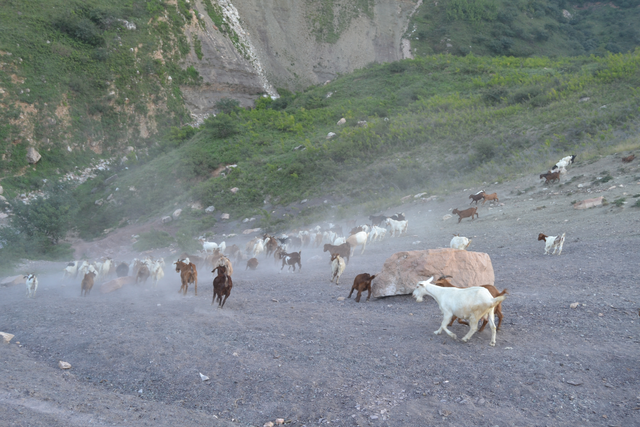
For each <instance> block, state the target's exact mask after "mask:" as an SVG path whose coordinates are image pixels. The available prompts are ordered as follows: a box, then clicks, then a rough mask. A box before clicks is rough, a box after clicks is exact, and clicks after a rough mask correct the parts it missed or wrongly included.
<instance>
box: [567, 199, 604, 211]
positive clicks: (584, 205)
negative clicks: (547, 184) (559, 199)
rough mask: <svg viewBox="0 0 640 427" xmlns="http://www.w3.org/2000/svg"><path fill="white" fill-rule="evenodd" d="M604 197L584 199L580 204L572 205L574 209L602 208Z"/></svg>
mask: <svg viewBox="0 0 640 427" xmlns="http://www.w3.org/2000/svg"><path fill="white" fill-rule="evenodd" d="M603 199H604V197H602V196H600V197H596V198H595V199H586V200H583V201H581V202H577V203H576V204H574V205H573V208H574V209H589V208H594V207H596V206H602V200H603Z"/></svg>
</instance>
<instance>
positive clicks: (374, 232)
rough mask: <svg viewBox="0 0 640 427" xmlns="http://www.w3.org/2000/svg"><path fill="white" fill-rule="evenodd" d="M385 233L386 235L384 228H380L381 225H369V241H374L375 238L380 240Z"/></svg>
mask: <svg viewBox="0 0 640 427" xmlns="http://www.w3.org/2000/svg"><path fill="white" fill-rule="evenodd" d="M386 235H387V229H386V228H382V227H378V226H377V225H374V226H373V227H371V233H369V241H370V242H375V241H377V240H382V239H384V237H385V236H386Z"/></svg>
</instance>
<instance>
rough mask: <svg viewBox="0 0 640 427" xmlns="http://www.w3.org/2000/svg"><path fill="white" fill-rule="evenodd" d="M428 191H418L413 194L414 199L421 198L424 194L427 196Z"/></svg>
mask: <svg viewBox="0 0 640 427" xmlns="http://www.w3.org/2000/svg"><path fill="white" fill-rule="evenodd" d="M426 194H427V193H418V194H416V195H415V196H413V198H414V199H419V198H420V197H422V196H426Z"/></svg>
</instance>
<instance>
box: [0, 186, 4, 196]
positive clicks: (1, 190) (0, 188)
mask: <svg viewBox="0 0 640 427" xmlns="http://www.w3.org/2000/svg"><path fill="white" fill-rule="evenodd" d="M2 193H4V188H2V185H0V194H2Z"/></svg>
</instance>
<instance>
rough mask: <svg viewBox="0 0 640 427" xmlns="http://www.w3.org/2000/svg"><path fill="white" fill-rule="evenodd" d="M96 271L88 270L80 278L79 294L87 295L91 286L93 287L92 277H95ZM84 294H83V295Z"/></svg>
mask: <svg viewBox="0 0 640 427" xmlns="http://www.w3.org/2000/svg"><path fill="white" fill-rule="evenodd" d="M95 277H96V273H94V272H93V271H90V272H88V273H86V274H85V275H84V278H83V279H82V284H81V285H80V296H81V297H82V296H85V297H86V296H88V295H89V292H91V288H93V279H95ZM83 294H84V295H83Z"/></svg>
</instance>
